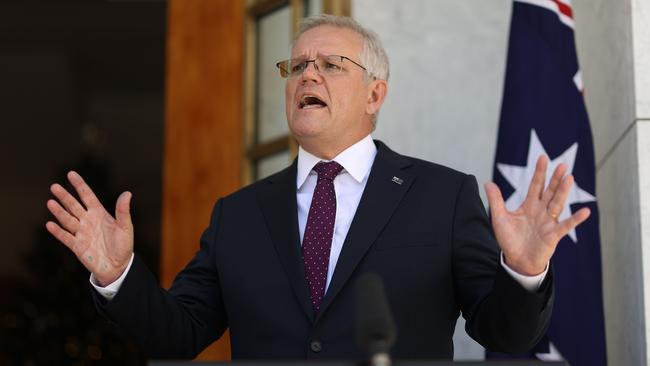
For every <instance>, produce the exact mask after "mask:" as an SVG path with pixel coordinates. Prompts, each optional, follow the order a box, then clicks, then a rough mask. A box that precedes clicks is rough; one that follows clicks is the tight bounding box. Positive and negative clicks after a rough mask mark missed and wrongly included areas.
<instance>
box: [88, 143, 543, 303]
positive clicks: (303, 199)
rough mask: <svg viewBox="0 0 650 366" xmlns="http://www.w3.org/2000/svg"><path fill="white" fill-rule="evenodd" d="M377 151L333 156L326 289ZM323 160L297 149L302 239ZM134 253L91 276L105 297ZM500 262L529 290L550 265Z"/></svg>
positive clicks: (366, 147)
mask: <svg viewBox="0 0 650 366" xmlns="http://www.w3.org/2000/svg"><path fill="white" fill-rule="evenodd" d="M376 155H377V147H376V146H375V143H374V142H373V141H372V137H371V136H370V135H368V136H366V137H365V138H363V139H362V140H360V141H359V142H357V143H355V144H354V145H352V146H350V147H348V148H347V149H345V150H343V151H342V152H341V153H340V154H338V155H337V156H335V157H334V159H332V160H334V161H336V162H337V163H339V164H340V165H341V166H342V167H343V170H342V171H341V173H340V174H339V175H338V176H336V178H334V190H335V191H336V218H335V220H334V236H333V238H332V247H331V249H330V261H329V268H328V270H327V282H326V283H325V291H327V289H328V288H329V285H330V282H331V280H332V275H333V274H334V268H336V263H337V262H338V259H339V256H340V255H341V249H342V248H343V242H344V241H345V237H346V236H347V234H348V230H349V229H350V225H351V224H352V219H353V218H354V215H355V213H356V212H357V207H358V206H359V201H360V200H361V195H362V194H363V190H364V188H365V187H366V183H367V182H368V176H369V175H370V169H371V168H372V164H373V162H374V161H375V156H376ZM320 161H330V160H323V159H320V158H318V157H316V156H314V155H312V154H311V153H309V152H307V151H305V150H304V149H303V148H302V147H300V148H299V150H298V171H297V174H296V199H297V203H298V229H299V231H300V243H301V244H302V238H303V236H304V234H305V226H306V225H307V216H308V214H309V207H310V205H311V199H312V196H313V195H314V189H316V183H317V181H318V174H317V173H316V172H315V171H313V168H314V166H315V165H316V164H317V163H318V162H320ZM132 263H133V257H131V261H130V262H129V266H128V267H127V269H126V270H125V271H124V273H123V274H122V276H120V278H118V279H117V280H116V281H115V282H113V283H111V284H110V285H108V286H106V287H100V286H98V285H97V284H96V282H95V280H94V278H93V276H92V275H91V276H90V283H91V284H92V285H93V286H94V287H95V289H96V290H97V292H99V293H100V294H101V295H102V296H104V297H105V298H106V299H109V300H110V299H112V298H113V297H114V296H115V294H116V293H117V291H118V290H119V288H120V286H121V285H122V282H123V281H124V278H125V277H126V273H127V272H128V271H129V269H130V268H131V264H132ZM501 265H502V266H503V267H504V268H505V270H506V272H508V273H509V274H510V275H511V276H512V277H513V278H514V279H515V280H516V281H517V282H518V283H519V284H521V285H522V286H523V287H524V288H526V289H527V290H528V291H535V290H537V289H538V288H539V286H540V285H541V284H542V281H544V278H545V277H546V273H547V270H548V266H547V267H546V269H545V270H544V272H543V273H541V274H539V275H537V276H524V275H521V274H519V273H517V272H515V271H514V270H512V269H511V268H510V267H508V265H507V264H506V263H505V261H504V258H503V254H501Z"/></svg>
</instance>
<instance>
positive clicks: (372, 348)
mask: <svg viewBox="0 0 650 366" xmlns="http://www.w3.org/2000/svg"><path fill="white" fill-rule="evenodd" d="M356 292H357V309H356V310H357V343H358V344H359V346H360V347H361V348H362V349H363V350H364V351H367V352H368V353H369V354H370V364H371V365H373V366H389V365H390V364H391V360H390V356H389V354H388V352H389V351H390V349H391V347H392V346H393V344H395V339H396V338H397V331H396V329H395V328H396V327H395V321H394V320H393V315H392V313H391V311H390V307H389V305H388V300H387V299H386V293H385V291H384V284H383V282H382V280H381V277H380V276H379V275H378V274H377V273H374V272H366V273H363V274H362V275H361V276H359V278H358V279H357V281H356Z"/></svg>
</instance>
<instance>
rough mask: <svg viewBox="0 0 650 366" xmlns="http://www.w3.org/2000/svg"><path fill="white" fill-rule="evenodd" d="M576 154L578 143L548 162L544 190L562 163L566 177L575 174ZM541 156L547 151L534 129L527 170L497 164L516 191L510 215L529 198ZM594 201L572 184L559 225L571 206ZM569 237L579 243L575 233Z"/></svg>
mask: <svg viewBox="0 0 650 366" xmlns="http://www.w3.org/2000/svg"><path fill="white" fill-rule="evenodd" d="M577 153H578V143H577V142H576V143H573V144H572V145H571V146H569V148H568V149H566V150H565V151H564V152H563V153H562V154H560V155H559V156H558V157H556V158H555V159H553V160H551V161H549V163H548V167H547V169H546V182H545V183H544V187H547V186H548V183H549V182H550V180H551V176H552V175H553V171H555V168H556V167H557V166H558V165H560V164H561V163H565V164H566V165H567V173H566V174H572V173H573V165H574V163H575V160H576V154H577ZM542 154H546V150H545V149H544V146H542V143H541V142H540V140H539V137H537V133H535V130H534V129H533V130H531V132H530V145H528V157H527V159H526V166H518V165H508V164H502V163H497V169H499V172H500V173H501V175H503V177H504V178H505V179H506V180H507V181H508V183H510V185H511V186H512V187H513V188H514V189H515V192H514V193H513V194H511V195H510V197H508V199H507V200H506V208H507V209H508V210H509V211H515V210H516V209H518V208H519V206H520V205H521V204H522V203H523V202H524V200H525V199H526V195H527V194H528V185H529V184H530V181H531V180H532V179H533V174H534V173H535V165H536V163H537V159H538V158H539V157H540V156H541V155H542ZM546 155H548V154H546ZM549 159H550V157H549ZM594 201H596V197H594V196H593V195H591V194H590V193H589V192H587V191H585V190H583V189H582V188H580V187H579V186H578V182H577V181H575V182H574V183H573V186H571V191H569V196H568V197H567V200H566V202H565V204H564V207H563V208H562V213H560V216H559V217H558V221H562V220H564V219H567V218H569V217H570V216H571V207H570V206H571V205H572V204H574V203H586V202H594ZM569 237H570V238H571V239H572V240H573V242H574V243H577V242H578V237H577V235H576V231H575V229H572V230H571V231H570V232H569Z"/></svg>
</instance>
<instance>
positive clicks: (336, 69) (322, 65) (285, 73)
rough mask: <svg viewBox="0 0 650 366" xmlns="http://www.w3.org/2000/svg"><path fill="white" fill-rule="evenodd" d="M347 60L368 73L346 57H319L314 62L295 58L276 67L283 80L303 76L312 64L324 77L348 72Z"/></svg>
mask: <svg viewBox="0 0 650 366" xmlns="http://www.w3.org/2000/svg"><path fill="white" fill-rule="evenodd" d="M345 60H348V61H350V62H352V63H353V64H355V65H357V66H359V67H360V68H362V69H363V70H364V71H368V70H366V68H365V67H363V66H361V65H360V64H358V63H356V62H354V61H353V60H351V59H350V58H348V57H345V56H338V55H330V56H318V57H317V58H315V59H313V60H305V59H301V58H294V59H291V60H284V61H280V62H278V63H276V64H275V66H277V67H278V69H280V76H282V77H283V78H288V77H296V76H299V75H301V74H302V73H303V72H304V71H305V70H306V69H307V67H308V66H309V63H310V62H312V63H313V64H314V68H315V69H316V71H318V72H319V73H322V74H324V75H336V74H341V73H343V72H344V71H346V70H345V67H344V66H345V62H344V61H345Z"/></svg>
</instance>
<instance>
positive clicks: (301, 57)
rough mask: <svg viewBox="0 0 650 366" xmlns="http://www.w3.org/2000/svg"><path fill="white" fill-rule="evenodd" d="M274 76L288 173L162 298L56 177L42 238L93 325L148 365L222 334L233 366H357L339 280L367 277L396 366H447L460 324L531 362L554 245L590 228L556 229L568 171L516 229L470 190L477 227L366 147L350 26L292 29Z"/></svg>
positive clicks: (460, 186) (419, 171)
mask: <svg viewBox="0 0 650 366" xmlns="http://www.w3.org/2000/svg"><path fill="white" fill-rule="evenodd" d="M278 67H279V69H280V73H281V75H282V76H284V77H286V78H287V83H286V89H285V98H286V113H287V120H288V124H289V128H290V130H291V132H292V134H293V136H294V137H295V138H296V140H297V141H298V142H299V144H300V149H299V153H298V157H297V159H296V161H294V163H293V164H292V165H291V166H290V167H288V168H287V169H285V170H283V171H281V172H279V173H277V174H275V175H273V176H271V177H269V178H267V179H264V180H262V181H259V182H257V183H254V184H252V185H250V186H248V187H245V188H243V189H241V190H239V191H237V192H235V193H233V194H231V195H229V196H227V197H224V198H222V199H220V200H219V201H218V202H217V203H216V205H215V208H214V210H213V214H212V218H211V220H210V225H209V227H208V228H207V229H206V231H205V232H204V234H203V235H202V237H201V248H200V250H199V251H198V252H197V254H196V256H195V257H194V259H193V260H192V261H191V262H190V263H189V264H188V265H187V267H186V268H185V269H184V270H183V271H182V272H181V273H179V274H178V276H177V278H176V279H175V281H174V284H173V285H172V287H171V289H170V290H169V291H165V290H163V289H161V288H160V287H159V285H158V283H157V281H156V279H155V278H154V277H153V276H152V274H151V273H150V272H149V271H148V270H147V268H146V267H145V266H144V265H143V264H142V262H141V261H140V260H139V259H138V258H137V256H134V254H133V226H132V224H131V219H130V214H129V204H130V199H131V195H130V193H128V192H125V193H123V194H122V195H121V196H120V197H119V198H118V200H117V204H116V210H115V218H113V217H112V216H111V215H110V214H109V213H108V212H107V211H106V210H105V209H104V208H103V207H102V205H101V204H100V203H99V201H98V199H97V198H96V197H95V195H94V194H93V193H92V190H91V189H90V187H88V185H86V183H85V182H84V181H83V179H82V178H81V177H80V176H79V175H78V174H76V173H74V172H70V173H69V174H68V178H69V180H70V182H71V183H72V185H73V186H74V188H75V190H76V191H77V193H78V195H79V197H80V199H81V202H79V201H78V200H77V199H75V198H74V197H73V196H72V195H71V194H69V193H68V192H66V191H65V189H64V188H63V187H62V186H60V185H58V184H54V185H52V187H51V191H52V193H53V194H54V195H55V197H56V198H57V199H58V200H49V201H48V203H47V206H48V208H49V209H50V211H51V212H52V214H53V215H54V216H55V217H56V219H57V220H58V224H57V223H54V222H48V223H47V224H46V227H47V229H48V230H49V231H50V232H51V233H52V235H54V236H55V237H56V238H57V239H59V240H60V241H61V242H62V243H63V244H65V245H66V246H68V247H69V248H70V249H71V250H72V251H73V252H74V253H75V254H76V255H77V257H78V258H79V260H80V261H81V263H82V264H83V265H85V266H86V267H87V268H88V269H89V270H90V271H91V273H92V275H91V282H92V283H93V286H94V287H95V289H96V290H95V295H94V296H95V299H96V302H97V305H98V308H99V309H100V311H101V312H103V313H104V314H105V315H106V316H107V317H109V318H110V319H111V320H113V321H115V322H116V323H118V324H119V325H120V326H121V327H122V328H123V329H125V330H126V331H127V332H128V333H129V334H131V335H132V336H133V337H135V338H136V339H137V340H138V341H139V342H140V344H142V346H143V348H144V349H145V350H146V351H147V352H148V354H149V355H150V356H152V357H173V358H192V357H194V356H195V355H196V354H198V353H199V352H200V351H201V350H202V349H203V348H204V347H206V346H207V345H209V344H210V343H211V342H212V341H214V340H215V339H217V338H218V337H219V336H220V335H221V334H222V333H223V332H224V330H225V329H226V328H228V327H229V328H230V330H231V343H232V354H233V358H235V359H241V358H266V359H271V358H276V359H278V358H280V359H304V358H307V359H319V358H354V359H357V358H362V357H363V352H361V351H360V350H359V349H358V348H357V347H356V344H355V329H354V324H355V300H354V298H355V289H354V286H353V284H354V279H355V278H357V277H358V276H359V275H360V274H362V273H365V272H376V273H378V274H379V275H380V276H381V277H382V279H383V282H384V284H385V287H386V293H387V297H388V301H389V303H390V306H391V308H392V310H393V313H394V316H395V322H396V325H397V331H398V340H397V343H396V344H395V346H394V348H393V354H394V355H395V357H398V358H451V357H452V356H453V344H452V340H451V339H452V335H453V331H454V327H455V323H456V319H457V318H458V315H459V314H461V313H462V315H463V316H464V317H465V318H466V320H467V326H466V329H467V331H468V333H469V334H470V335H471V336H472V337H473V338H474V339H476V340H477V341H478V342H479V343H481V344H482V345H484V346H486V347H487V348H489V349H491V350H494V351H503V352H519V351H524V350H526V349H527V348H529V347H531V346H533V345H534V344H535V343H536V342H537V340H538V339H539V338H540V337H541V336H542V335H543V332H544V330H545V327H546V325H547V322H548V319H549V317H550V311H551V308H552V293H553V286H552V274H551V273H550V272H549V269H548V264H549V261H550V258H551V256H552V254H553V251H554V250H555V246H556V245H557V243H558V241H559V239H560V238H561V237H562V236H564V235H565V234H566V233H567V232H568V231H569V230H571V229H572V228H574V227H575V226H577V225H578V224H579V223H581V222H582V221H584V220H585V219H586V218H587V217H588V216H589V211H588V209H582V210H580V211H578V212H576V213H575V214H574V215H573V216H572V217H570V218H569V219H567V220H565V221H562V222H558V221H557V216H558V214H559V213H560V212H561V211H562V207H563V206H564V202H565V200H566V197H567V194H568V191H569V188H570V187H571V184H572V177H571V176H566V177H565V176H564V174H565V172H566V167H564V166H560V167H558V168H557V169H556V171H555V172H554V173H553V176H552V177H551V179H550V181H549V183H548V186H545V173H546V167H547V158H546V157H541V158H540V159H539V161H538V164H537V170H536V173H535V176H534V177H533V179H532V181H531V185H530V189H529V194H528V197H527V199H526V201H525V202H524V203H523V204H522V206H521V207H520V208H519V209H518V210H517V211H515V212H508V211H506V209H505V205H504V202H503V198H502V197H501V194H500V192H499V190H498V188H497V187H496V186H495V185H494V184H492V183H489V184H488V185H486V190H487V195H488V199H489V201H490V208H491V213H492V227H490V225H489V222H488V219H487V215H486V213H485V210H484V207H483V204H482V202H481V200H480V198H479V195H478V189H477V185H476V180H475V179H474V177H472V176H470V175H466V174H463V173H460V172H457V171H454V170H452V169H449V168H446V167H443V166H440V165H436V164H433V163H429V162H426V161H422V160H418V159H414V158H409V157H405V156H402V155H399V154H397V153H395V152H393V151H391V150H390V149H389V148H388V147H387V146H386V145H384V144H383V143H381V142H379V141H373V140H372V138H371V137H370V133H371V132H372V131H373V129H374V124H375V122H376V117H377V113H378V112H379V109H380V107H381V105H382V103H383V101H384V99H385V97H386V92H387V87H388V84H387V80H388V59H387V57H386V54H385V52H384V51H383V48H382V46H381V44H380V42H379V40H378V39H377V37H376V35H374V33H372V32H370V31H368V30H366V29H364V28H363V27H361V26H360V25H359V24H357V23H356V22H354V21H353V20H351V19H349V18H341V17H333V16H319V17H314V18H308V19H306V20H305V21H304V22H303V24H302V28H301V31H300V34H299V35H298V37H297V39H296V41H295V43H294V45H293V48H292V54H291V59H289V60H286V61H281V62H279V63H278ZM493 233H494V234H493ZM499 249H500V253H499Z"/></svg>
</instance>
